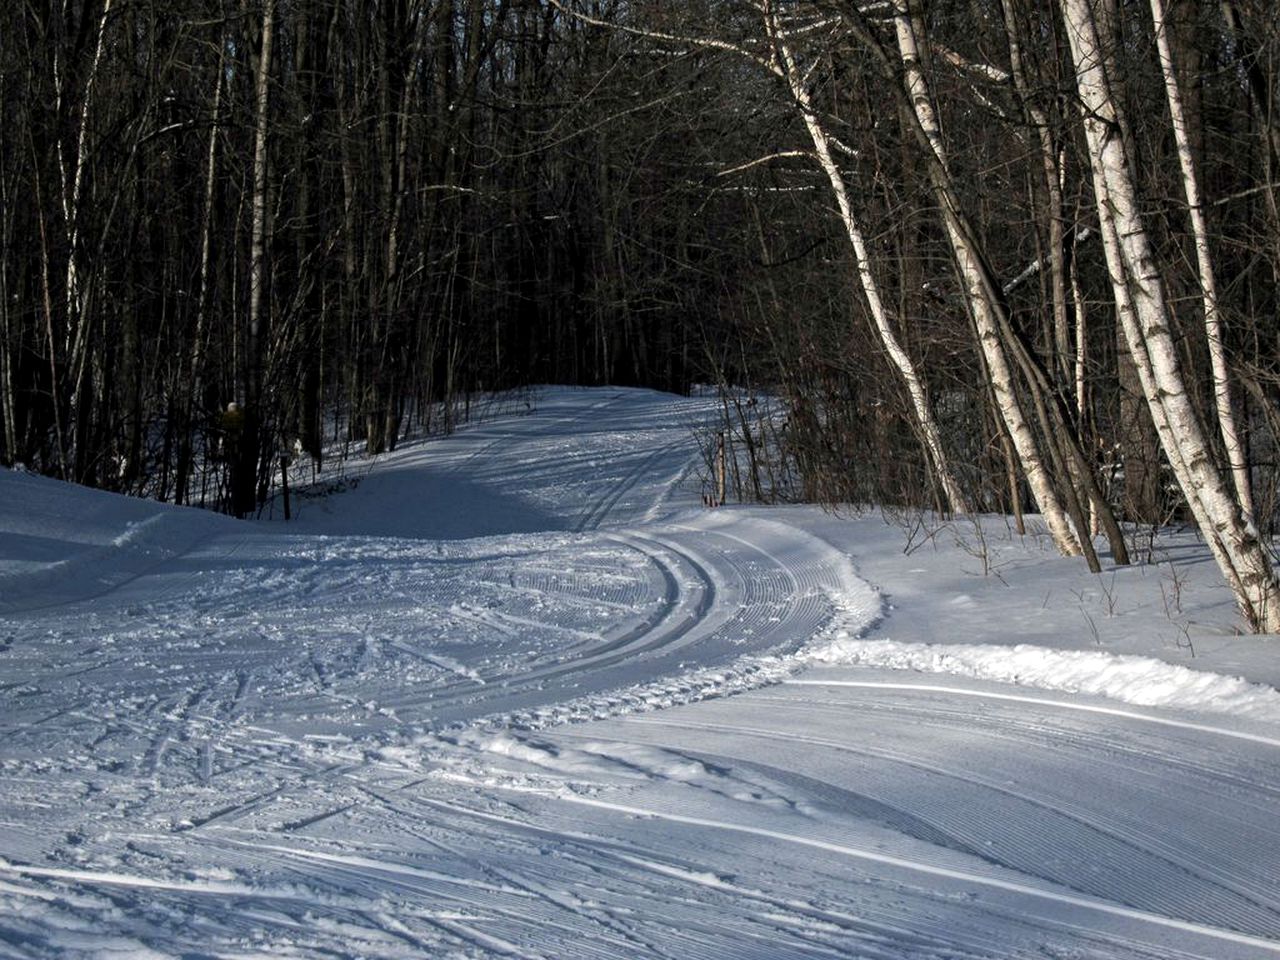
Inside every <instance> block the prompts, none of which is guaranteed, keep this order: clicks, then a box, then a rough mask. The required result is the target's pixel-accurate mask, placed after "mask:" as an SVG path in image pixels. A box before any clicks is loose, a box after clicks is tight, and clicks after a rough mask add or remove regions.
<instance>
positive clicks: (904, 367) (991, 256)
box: [0, 0, 1280, 626]
mask: <svg viewBox="0 0 1280 960" xmlns="http://www.w3.org/2000/svg"><path fill="white" fill-rule="evenodd" d="M1277 63H1280V26H1278V23H1277V18H1276V17H1275V14H1274V11H1273V10H1272V9H1271V4H1270V3H1269V2H1268V0H882V2H881V0H876V2H873V0H864V2H860V0H683V2H679V3H673V2H669V0H373V2H356V0H184V2H178V3H160V2H158V0H82V2H78V3H67V4H62V3H53V2H47V0H46V2H43V3H40V2H28V3H19V4H10V5H8V6H6V7H5V9H4V12H3V13H2V14H0V105H2V106H3V109H4V116H5V121H6V122H5V123H4V124H3V125H2V126H0V244H2V248H0V249H2V256H0V300H2V303H3V306H2V307H0V414H2V415H3V422H2V423H0V428H2V429H0V458H2V459H3V460H4V461H5V462H9V463H15V462H21V463H25V464H27V465H28V466H30V467H31V468H33V469H38V470H41V471H44V472H48V473H51V474H55V475H60V476H63V477H66V478H68V479H73V480H77V481H80V482H85V483H92V484H96V485H101V486H106V487H110V488H114V489H121V490H126V491H131V492H140V493H146V494H149V495H154V496H158V497H161V498H164V499H170V500H177V501H180V502H191V501H193V500H202V501H205V502H208V500H209V495H208V491H207V489H206V487H207V484H208V483H209V478H210V476H214V477H223V476H225V477H226V478H227V479H228V481H229V482H228V484H227V487H226V489H225V490H224V491H223V493H222V494H221V495H215V496H214V499H219V496H220V499H219V502H220V503H221V504H222V505H224V506H225V507H227V508H229V509H231V510H233V511H234V512H236V513H240V514H245V513H248V512H251V511H252V510H253V509H254V507H255V505H256V504H257V503H258V502H260V500H261V498H262V496H263V495H264V494H265V491H266V485H267V482H268V478H269V476H270V471H271V468H272V464H273V463H274V462H275V458H276V456H277V454H278V453H279V451H280V450H281V449H284V448H287V447H290V446H292V445H294V444H295V443H296V444H297V445H298V446H300V447H301V448H302V449H304V450H306V451H309V452H311V453H312V454H313V455H316V456H318V455H319V452H320V450H321V447H322V444H323V442H324V434H325V431H327V430H329V429H334V430H335V431H336V432H337V433H339V434H341V435H344V436H349V437H353V438H357V439H359V440H362V441H363V442H364V443H365V445H366V447H367V449H368V450H370V451H378V450H382V449H386V448H388V447H391V446H393V445H394V444H395V442H396V439H397V438H398V437H399V436H401V435H403V434H404V432H405V431H406V430H409V429H415V430H433V429H439V430H448V429H451V428H452V425H453V424H452V418H453V417H454V416H455V414H454V410H455V409H456V407H457V403H458V402H459V400H460V399H462V398H465V397H467V396H469V395H470V394H471V393H473V392H475V391H481V390H492V389H500V388H504V387H509V386H515V385H521V384H527V383H535V382H544V381H556V382H567V383H581V384H598V383H633V384H644V385H650V386H657V387H661V388H664V389H671V390H683V389H686V388H687V387H688V386H689V385H690V384H691V383H693V382H709V383H713V384H719V385H720V386H722V387H724V388H725V397H726V403H725V411H726V417H727V418H728V419H729V420H730V421H731V422H735V423H736V425H737V428H738V429H737V430H736V431H735V435H736V436H737V438H738V442H739V443H740V444H745V445H746V446H747V447H749V448H750V450H749V452H750V453H751V454H753V457H752V459H753V460H755V461H756V462H757V465H758V467H759V469H758V470H756V471H752V472H751V476H750V479H749V480H748V481H743V482H740V483H739V486H740V488H741V489H743V490H744V492H746V493H749V494H751V495H756V496H764V497H768V496H801V497H804V498H807V499H816V500H824V501H831V502H835V501H861V502H866V501H876V502H883V503H897V504H907V505H914V506H922V507H933V508H937V509H938V510H940V511H942V512H947V511H957V512H962V511H966V510H1000V511H1005V512H1009V513H1012V514H1015V515H1017V516H1019V517H1020V516H1021V514H1022V512H1023V511H1024V510H1025V511H1033V510H1034V511H1038V512H1040V513H1041V514H1042V515H1043V516H1044V517H1045V519H1046V521H1047V522H1048V523H1049V527H1050V529H1051V531H1052V533H1053V535H1054V538H1055V540H1056V541H1057V543H1058V545H1059V547H1060V548H1061V549H1062V550H1063V551H1064V552H1066V553H1077V552H1078V553H1083V554H1084V556H1085V558H1086V560H1087V561H1088V562H1089V563H1090V565H1091V566H1093V567H1095V568H1096V567H1097V566H1098V565H1099V563H1100V560H1099V556H1098V551H1097V548H1096V547H1095V545H1094V543H1093V537H1092V535H1091V534H1092V533H1093V532H1094V531H1095V530H1097V531H1098V532H1100V533H1102V534H1104V535H1105V536H1106V538H1107V540H1108V544H1109V548H1110V556H1111V559H1112V560H1114V561H1116V562H1124V560H1125V545H1124V538H1123V536H1122V534H1121V528H1120V526H1119V522H1123V521H1129V522H1133V523H1141V524H1159V523H1164V522H1168V521H1169V520H1171V519H1175V518H1185V519H1187V520H1189V521H1191V522H1193V523H1195V524H1196V525H1197V526H1198V527H1199V528H1200V529H1201V530H1202V531H1203V532H1204V533H1205V536H1206V539H1207V540H1208V541H1209V542H1210V546H1211V547H1212V548H1213V550H1214V554H1215V558H1216V559H1217V560H1218V562H1219V565H1220V566H1221V567H1222V569H1223V572H1224V575H1225V576H1226V577H1227V579H1228V581H1229V582H1230V583H1231V584H1232V586H1233V588H1234V589H1235V590H1236V592H1237V595H1238V596H1239V597H1241V609H1242V612H1243V613H1244V615H1245V617H1246V618H1247V619H1248V620H1249V621H1250V622H1251V623H1253V624H1254V625H1255V626H1268V625H1269V626H1276V625H1280V603H1277V602H1275V599H1276V580H1275V575H1274V573H1273V572H1272V569H1271V565H1270V559H1269V556H1268V554H1267V551H1266V550H1265V549H1264V548H1263V547H1262V546H1261V544H1262V542H1263V539H1264V538H1265V537H1266V536H1269V534H1270V533H1271V532H1272V529H1273V526H1274V523H1275V519H1276V516H1277V511H1278V509H1280V504H1278V503H1277V489H1278V484H1277V477H1278V476H1280V470H1278V464H1277V462H1276V458H1277V444H1276V438H1277V436H1278V433H1277V430H1280V413H1277V410H1278V409H1280V408H1278V407H1277V400H1278V399H1280V363H1278V360H1280V357H1278V356H1277V354H1278V352H1280V344H1278V343H1277V336H1278V334H1280V324H1278V322H1277V311H1278V310H1280V302H1278V301H1277V291H1276V287H1277V268H1278V266H1280V186H1277V184H1280V169H1278V167H1280V116H1277V108H1278V107H1280V102H1278V100H1277V97H1278V96H1280V88H1278V85H1277V74H1276V66H1275V64H1277ZM738 388H746V390H747V393H746V394H740V393H737V392H735V391H736V390H737V389H738ZM753 390H759V391H762V392H763V393H767V394H769V395H772V396H778V397H781V398H782V399H783V400H784V405H785V409H786V417H785V422H783V421H781V420H778V419H770V418H769V417H767V416H765V415H764V414H762V412H761V411H762V407H761V406H756V405H754V404H751V403H749V402H742V401H741V400H740V399H739V398H740V397H742V396H749V395H750V392H751V391H753ZM229 404H236V408H235V409H233V410H231V411H230V412H228V405H229ZM772 454H778V455H779V456H780V457H781V461H780V462H779V461H777V460H775V459H774V457H773V456H772ZM211 464H212V466H213V469H211V468H210V467H211ZM197 488H199V489H197Z"/></svg>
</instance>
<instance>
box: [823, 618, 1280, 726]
mask: <svg viewBox="0 0 1280 960" xmlns="http://www.w3.org/2000/svg"><path fill="white" fill-rule="evenodd" d="M801 659H803V660H805V661H807V662H809V663H814V664H829V665H841V666H863V667H887V668H889V669H891V670H910V671H914V672H916V673H944V674H952V675H956V676H963V677H971V678H973V679H977V680H993V681H996V682H999V683H1013V684H1017V685H1019V686H1024V687H1036V688H1039V689H1041V690H1063V691H1067V692H1070V693H1084V694H1092V695H1094V696H1099V697H1106V698H1108V699H1111V700H1118V701H1121V702H1123V703H1131V704H1137V705H1140V706H1146V707H1171V708H1175V709H1184V710H1201V711H1206V712H1209V713H1221V714H1229V715H1232V716H1238V717H1247V718H1249V719H1251V720H1262V721H1265V722H1269V723H1276V724H1280V692H1277V691H1276V690H1275V689H1274V688H1272V687H1268V686H1264V685H1262V684H1256V683H1249V682H1248V681H1246V680H1243V679H1241V678H1240V677H1229V676H1223V675H1222V674H1217V673H1208V672H1205V671H1200V670H1190V669H1188V668H1186V667H1183V666H1180V665H1178V664H1171V663H1165V662H1164V661H1162V660H1156V659H1155V658H1153V657H1140V656H1129V655H1121V654H1114V653H1107V652H1106V651H1100V650H1053V649H1049V648H1047V647H1039V646H1034V645H1032V644H1018V645H1017V646H1013V647H1008V646H999V645H996V644H933V643H900V642H897V641H894V640H862V639H858V638H856V637H852V636H848V635H844V636H837V637H836V638H835V639H833V640H831V641H830V642H828V643H825V644H822V645H819V646H816V647H814V648H812V649H810V650H807V651H805V652H804V653H803V654H801Z"/></svg>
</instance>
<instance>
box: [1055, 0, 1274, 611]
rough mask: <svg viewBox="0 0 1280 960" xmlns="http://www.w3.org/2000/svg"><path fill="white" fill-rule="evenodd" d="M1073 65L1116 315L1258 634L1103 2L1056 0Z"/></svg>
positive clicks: (1263, 560) (1252, 563)
mask: <svg viewBox="0 0 1280 960" xmlns="http://www.w3.org/2000/svg"><path fill="white" fill-rule="evenodd" d="M1060 7H1061V11H1062V15H1063V19H1064V22H1065V24H1066V27H1067V37H1068V40H1069V42H1070V46H1071V53H1072V58H1073V61H1074V63H1075V69H1076V88H1077V90H1078V92H1079V95H1080V107H1081V113H1082V117H1083V123H1084V130H1085V137H1086V140H1087V143H1088V152H1089V161H1090V167H1091V173H1092V178H1093V188H1094V197H1095V204H1096V207H1097V212H1098V220H1099V224H1100V226H1101V230H1102V236H1103V244H1104V249H1105V251H1106V256H1107V264H1108V268H1109V272H1110V277H1111V285H1112V290H1113V292H1114V295H1115V300H1116V312H1117V314H1118V316H1119V319H1120V323H1121V327H1122V329H1123V331H1124V335H1125V340H1126V343H1127V345H1128V348H1129V352H1130V354H1131V355H1132V357H1133V361H1134V365H1135V366H1136V368H1137V371H1138V377H1139V379H1140V381H1141V383H1142V388H1143V392H1144V393H1145V395H1146V399H1147V403H1148V406H1149V408H1150V410H1151V415H1152V419H1153V420H1154V421H1155V426H1156V431H1157V433H1158V435H1159V437H1160V443H1161V446H1162V448H1163V450H1164V452H1165V454H1166V456H1167V457H1168V458H1169V464H1170V466H1171V468H1172V470H1173V473H1174V475H1175V476H1176V478H1177V480H1178V484H1179V486H1180V487H1181V489H1182V492H1183V495H1184V496H1185V497H1186V499H1187V503H1188V505H1189V506H1190V508H1191V510H1192V512H1193V514H1194V515H1195V517H1196V520H1197V523H1198V526H1199V527H1200V530H1201V532H1202V533H1203V535H1204V537H1205V539H1206V542H1207V543H1208V545H1209V547H1210V549H1211V550H1212V552H1213V555H1214V559H1215V560H1216V561H1217V563H1218V566H1219V568H1220V569H1221V570H1222V573H1223V576H1224V577H1225V578H1226V580H1227V583H1228V585H1229V586H1230V587H1231V588H1232V591H1233V592H1234V593H1235V596H1236V601H1237V605H1238V606H1239V608H1240V612H1241V614H1242V615H1243V617H1244V618H1245V620H1246V621H1247V622H1248V623H1249V624H1250V626H1251V627H1252V628H1253V629H1255V630H1259V631H1264V632H1277V631H1280V604H1278V603H1277V592H1278V590H1280V586H1278V585H1277V582H1276V576H1275V573H1274V571H1273V569H1272V566H1271V560H1270V556H1269V555H1268V553H1267V550H1266V548H1265V546H1264V545H1263V544H1262V543H1261V541H1260V540H1259V539H1258V536H1257V534H1256V532H1255V531H1254V530H1253V529H1252V526H1251V525H1250V524H1249V523H1248V522H1247V521H1246V519H1245V517H1244V514H1243V512H1242V509H1241V505H1240V503H1239V502H1238V501H1237V500H1236V499H1235V498H1234V497H1233V496H1232V491H1231V489H1230V487H1229V486H1228V484H1227V483H1226V481H1225V480H1224V478H1223V476H1222V473H1221V472H1220V471H1219V469H1218V466H1217V463H1216V462H1215V460H1214V457H1213V451H1212V449H1211V448H1210V446H1209V443H1208V440H1207V437H1206V435H1205V431H1204V429H1203V426H1202V424H1201V423H1200V419H1199V417H1198V416H1197V414H1196V410H1195V408H1194V406H1193V404H1192V402H1191V397H1190V395H1189V393H1188V390H1187V384H1186V380H1185V378H1184V376H1183V372H1182V363H1181V361H1180V359H1179V355H1178V350H1177V345H1176V343H1175V341H1174V337H1173V323H1172V317H1171V316H1170V313H1169V307H1168V301H1167V295H1166V292H1165V284H1164V280H1163V277H1162V273H1161V268H1160V266H1159V263H1158V261H1157V260H1156V256H1155V252H1154V250H1153V247H1152V243H1151V239H1150V234H1149V231H1148V228H1147V225H1146V222H1145V220H1144V218H1143V216H1142V213H1141V204H1140V194H1139V191H1138V187H1137V176H1136V173H1135V171H1134V168H1133V158H1132V157H1131V156H1130V155H1129V151H1128V148H1127V146H1126V140H1127V137H1126V136H1125V135H1124V130H1125V127H1126V118H1125V114H1124V110H1123V107H1122V104H1121V101H1120V99H1119V97H1118V95H1117V93H1116V91H1115V78H1114V76H1113V74H1114V71H1115V66H1114V63H1113V61H1112V60H1111V58H1110V56H1109V47H1108V41H1109V39H1110V37H1112V36H1113V33H1112V30H1111V22H1110V20H1109V10H1108V8H1107V5H1106V4H1105V3H1103V4H1095V2H1092V0H1060Z"/></svg>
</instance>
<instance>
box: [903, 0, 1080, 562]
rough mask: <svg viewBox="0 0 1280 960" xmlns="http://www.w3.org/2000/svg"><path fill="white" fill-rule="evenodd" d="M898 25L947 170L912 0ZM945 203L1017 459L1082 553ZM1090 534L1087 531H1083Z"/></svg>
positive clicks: (1040, 500) (926, 124) (1043, 507)
mask: <svg viewBox="0 0 1280 960" xmlns="http://www.w3.org/2000/svg"><path fill="white" fill-rule="evenodd" d="M894 26H895V27H896V31H897V37H898V51H899V53H900V55H901V57H902V64H903V67H904V68H905V71H906V83H907V93H908V95H909V96H910V99H911V105H912V108H913V110H914V111H915V115H916V119H917V120H918V121H919V123H920V126H921V128H922V129H923V130H924V132H925V136H926V137H927V138H928V141H929V145H930V147H931V148H932V150H933V152H934V155H935V156H936V158H937V160H938V163H939V164H940V165H941V167H942V169H943V170H946V169H947V166H948V164H947V154H946V148H945V146H944V144H943V142H942V134H941V130H940V129H939V126H938V118H937V113H936V111H935V110H934V107H933V101H932V98H931V95H930V92H929V87H928V84H927V83H926V81H925V77H924V72H923V70H922V69H921V65H920V48H919V43H918V41H917V38H916V35H915V29H914V25H913V23H912V17H911V11H910V7H909V4H908V2H907V0H897V2H896V3H895V6H894ZM941 199H943V201H944V211H943V213H944V220H945V222H946V227H947V236H948V239H949V240H950V242H951V249H952V252H953V254H954V256H955V260H956V265H957V267H958V268H959V270H960V275H961V277H962V278H963V280H964V284H965V289H966V293H967V294H968V298H969V305H970V308H971V310H970V312H971V313H972V315H973V321H974V325H975V327H976V329H977V334H978V343H979V345H980V346H981V348H982V352H983V356H984V357H985V358H986V361H987V369H988V372H989V375H990V377H991V383H992V387H993V393H994V396H995V398H996V406H997V408H998V409H999V411H1000V416H1001V417H1002V419H1003V420H1004V422H1005V425H1006V426H1007V427H1008V430H1009V437H1010V439H1011V440H1012V441H1013V446H1014V449H1015V450H1016V451H1017V454H1018V460H1019V461H1020V462H1021V464H1022V469H1023V473H1024V474H1025V475H1026V477H1027V483H1028V485H1029V486H1030V487H1031V492H1032V494H1033V495H1034V496H1035V498H1036V503H1037V505H1038V506H1039V508H1040V512H1041V514H1042V515H1043V516H1044V518H1045V522H1046V523H1047V524H1048V526H1049V532H1050V534H1051V535H1052V536H1053V541H1054V543H1055V544H1056V545H1057V547H1058V549H1059V550H1060V551H1061V552H1062V553H1063V554H1065V555H1068V556H1071V555H1075V554H1078V553H1080V544H1079V542H1078V541H1077V539H1076V534H1075V532H1073V531H1072V529H1071V524H1070V522H1069V521H1068V519H1067V515H1066V511H1065V510H1064V509H1063V508H1062V502H1061V501H1060V500H1059V498H1058V495H1057V493H1056V492H1055V491H1054V489H1053V483H1052V480H1051V478H1050V476H1049V472H1048V470H1046V469H1045V465H1044V461H1043V459H1042V458H1041V457H1040V452H1039V450H1038V448H1037V446H1036V439H1035V434H1034V432H1033V431H1032V429H1031V424H1030V423H1029V422H1028V420H1027V417H1026V414H1025V413H1024V411H1023V409H1022V405H1021V404H1020V403H1019V401H1018V396H1017V393H1016V392H1015V388H1014V381H1013V373H1012V371H1011V370H1010V367H1009V359H1008V356H1007V354H1006V353H1005V350H1004V345H1003V344H1002V342H1001V340H1000V330H999V323H998V320H997V318H996V315H995V309H996V308H995V307H994V306H993V304H992V303H991V300H990V296H989V294H988V291H987V289H986V283H985V282H984V278H983V275H982V269H981V266H980V264H979V261H978V255H977V251H975V250H974V249H973V247H972V244H970V242H969V239H968V237H967V236H966V235H965V233H964V231H963V230H962V229H961V228H960V224H959V223H958V222H957V220H956V217H955V214H954V212H953V211H952V210H951V209H949V208H948V207H947V206H946V202H945V198H941ZM1084 533H1086V534H1087V531H1084Z"/></svg>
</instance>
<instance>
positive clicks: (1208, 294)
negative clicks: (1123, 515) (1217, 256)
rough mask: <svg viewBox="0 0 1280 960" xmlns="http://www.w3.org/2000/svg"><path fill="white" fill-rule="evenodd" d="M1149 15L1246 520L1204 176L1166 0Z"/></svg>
mask: <svg viewBox="0 0 1280 960" xmlns="http://www.w3.org/2000/svg"><path fill="white" fill-rule="evenodd" d="M1151 18H1152V20H1153V21H1154V24H1155V35H1156V49H1157V51H1158V52H1159V57H1160V70H1161V73H1162V74H1163V75H1164V89H1165V98H1166V100H1167V102H1168V106H1169V121H1170V123H1171V125H1172V127H1173V139H1174V144H1175V145H1176V148H1177V151H1178V165H1179V167H1180V169H1181V172H1182V189H1183V193H1184V195H1185V196H1186V198H1187V215H1188V217H1189V218H1190V220H1191V238H1192V242H1193V244H1194V246H1195V252H1196V271H1197V273H1198V275H1199V280H1200V293H1201V299H1202V303H1203V307H1204V332H1205V339H1206V340H1207V341H1208V345H1209V359H1210V364H1211V370H1212V376H1213V399H1214V406H1215V412H1216V413H1217V419H1218V429H1219V431H1221V433H1222V444H1223V447H1224V448H1225V450H1226V454H1227V463H1228V465H1229V468H1230V471H1231V481H1232V483H1233V484H1234V485H1235V492H1236V497H1237V499H1238V500H1239V503H1240V508H1241V510H1242V511H1243V513H1244V518H1245V522H1246V523H1248V524H1250V525H1252V524H1253V522H1254V521H1253V489H1252V484H1251V483H1250V481H1249V464H1248V459H1247V457H1246V455H1245V451H1244V445H1243V444H1242V443H1241V442H1240V431H1239V429H1238V428H1237V427H1236V417H1235V413H1234V411H1233V409H1232V400H1231V382H1230V379H1229V375H1228V372H1227V351H1226V346H1225V344H1224V342H1223V325H1224V322H1225V321H1224V319H1223V316H1222V307H1221V304H1220V303H1219V300H1218V281H1217V278H1216V275H1215V272H1214V267H1213V256H1212V254H1211V253H1210V251H1209V229H1208V227H1207V226H1206V224H1205V216H1204V203H1203V202H1202V200H1201V197H1200V178H1199V175H1198V173H1197V172H1196V161H1195V157H1194V155H1193V154H1192V151H1191V138H1190V136H1189V134H1188V132H1187V119H1186V115H1185V112H1184V110H1183V108H1182V91H1181V89H1180V88H1179V86H1178V73H1177V70H1176V69H1175V66H1174V62H1173V45H1172V43H1170V41H1169V23H1168V16H1167V15H1166V13H1165V2H1164V0H1151Z"/></svg>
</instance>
